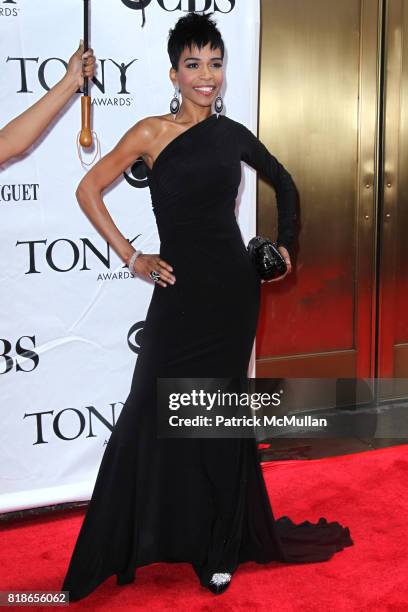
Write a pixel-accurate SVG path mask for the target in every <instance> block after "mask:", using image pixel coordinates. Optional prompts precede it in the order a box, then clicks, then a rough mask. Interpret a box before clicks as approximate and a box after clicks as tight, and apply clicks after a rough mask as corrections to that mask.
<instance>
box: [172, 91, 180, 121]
mask: <svg viewBox="0 0 408 612" xmlns="http://www.w3.org/2000/svg"><path fill="white" fill-rule="evenodd" d="M179 94H180V89H177V87H175V88H174V96H173V97H172V99H171V102H170V112H171V113H172V115H173V119H175V118H176V115H177V113H178V112H179V110H180V99H179Z"/></svg>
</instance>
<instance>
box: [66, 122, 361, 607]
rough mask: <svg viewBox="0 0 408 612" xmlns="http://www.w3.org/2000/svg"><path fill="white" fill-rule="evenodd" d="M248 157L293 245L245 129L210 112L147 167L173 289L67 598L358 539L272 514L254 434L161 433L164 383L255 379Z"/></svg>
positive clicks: (138, 373)
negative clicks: (243, 194)
mask: <svg viewBox="0 0 408 612" xmlns="http://www.w3.org/2000/svg"><path fill="white" fill-rule="evenodd" d="M241 160H243V161H245V162H247V163H248V164H249V165H250V166H252V167H253V168H255V169H256V170H258V171H259V172H260V173H261V175H262V176H263V177H264V178H265V179H267V180H269V181H270V182H271V184H272V185H273V187H274V188H275V190H276V194H277V206H278V236H277V241H278V244H283V245H284V246H286V247H287V248H288V250H289V252H290V249H291V245H292V241H293V238H294V232H295V214H296V213H295V200H296V188H295V185H294V183H293V180H292V177H291V175H290V174H289V172H288V171H287V170H286V169H285V168H284V167H283V165H282V164H280V162H279V161H278V160H277V159H276V158H275V157H274V156H273V155H272V154H271V153H270V152H269V151H268V150H267V148H266V147H265V146H264V145H263V144H262V142H261V141H260V140H259V139H258V138H256V136H254V135H253V134H252V132H251V131H250V130H249V129H248V128H246V127H245V126H244V125H242V124H241V123H239V122H236V121H234V120H232V119H230V118H229V117H226V116H223V115H220V116H219V117H217V116H216V115H215V114H213V115H210V116H209V117H207V118H206V119H204V120H202V121H200V122H199V123H197V124H195V125H194V126H192V127H190V128H189V129H187V130H185V131H184V132H182V133H181V134H179V135H178V136H176V137H175V138H174V139H173V140H172V141H171V142H170V143H169V144H168V145H166V146H165V148H164V149H163V150H162V151H161V153H160V154H159V156H158V158H157V159H156V161H155V163H154V166H153V168H152V169H151V170H150V169H149V168H147V173H148V179H149V187H150V192H151V196H152V204H153V211H154V213H155V216H156V221H157V227H158V231H159V236H160V241H161V246H160V255H161V256H162V257H163V259H164V260H165V261H167V262H168V263H170V265H172V266H173V270H174V274H175V277H176V283H175V284H174V285H168V286H167V287H161V286H159V285H157V284H156V285H155V287H154V290H153V295H152V299H151V302H150V305H149V308H148V312H147V316H146V321H145V325H144V327H143V332H142V340H141V347H140V352H139V355H138V358H137V362H136V366H135V370H134V374H133V378H132V382H131V388H130V392H129V395H128V397H127V400H126V402H125V404H124V406H123V408H122V411H121V413H120V415H119V418H118V420H117V423H116V425H115V427H114V429H113V431H112V433H111V436H110V438H109V441H108V444H107V446H106V448H105V452H104V455H103V458H102V462H101V465H100V467H99V471H98V475H97V478H96V482H95V486H94V490H93V494H92V498H91V500H90V503H89V506H88V509H87V512H86V516H85V518H84V521H83V523H82V527H81V530H80V533H79V536H78V539H77V541H76V545H75V548H74V551H73V554H72V558H71V561H70V564H69V568H68V571H67V574H66V576H65V580H64V582H63V585H62V590H68V591H69V592H70V600H71V601H75V600H77V599H81V598H83V597H85V596H86V595H88V594H89V593H91V591H93V590H94V589H95V588H96V587H97V586H98V585H99V584H100V583H101V582H103V581H104V580H105V579H106V578H108V577H109V576H112V575H116V577H117V578H116V580H117V582H118V583H119V584H124V583H126V582H131V581H132V580H133V578H134V572H135V568H137V567H140V566H142V565H147V564H150V563H154V562H161V561H162V562H189V563H191V564H192V567H193V568H194V570H195V572H196V574H197V576H198V579H199V581H200V583H201V585H203V586H206V585H207V584H208V582H209V580H210V578H211V575H212V573H213V572H217V571H224V572H230V573H233V572H234V570H235V569H236V568H237V566H238V565H239V563H242V562H244V561H249V560H253V561H257V562H259V563H266V562H268V561H272V560H279V561H284V562H298V563H299V562H300V563H303V562H313V561H324V560H326V559H329V558H330V557H331V556H332V555H333V554H334V553H335V552H336V551H339V550H341V549H342V548H343V547H345V546H349V545H351V544H352V543H353V542H352V540H351V538H350V534H349V530H348V528H347V527H342V526H341V525H340V524H339V523H337V522H330V523H329V522H327V521H326V519H324V518H321V519H320V520H319V522H318V523H315V524H313V523H310V522H309V521H304V522H303V523H300V524H294V523H293V522H292V521H291V520H290V519H289V518H288V517H280V518H279V519H277V520H276V519H275V518H274V516H273V513H272V509H271V506H270V502H269V498H268V494H267V491H266V487H265V483H264V480H263V475H262V471H261V467H260V465H259V460H258V455H257V446H256V440H255V438H223V439H220V438H218V439H217V438H158V436H157V431H156V406H155V401H156V377H201V378H204V377H242V376H244V377H245V376H246V375H247V368H248V364H249V360H250V356H251V349H252V345H253V341H254V338H255V332H256V326H257V319H258V311H259V301H260V286H261V284H260V279H259V277H258V274H257V273H256V271H255V269H254V268H253V265H252V263H251V261H250V259H249V255H248V253H247V250H246V247H245V244H244V242H243V239H242V235H241V232H240V229H239V226H238V224H237V221H236V217H235V200H236V196H237V193H238V188H239V185H240V181H241ZM135 588H137V579H136V582H135Z"/></svg>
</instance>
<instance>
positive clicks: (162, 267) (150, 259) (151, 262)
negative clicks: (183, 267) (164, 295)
mask: <svg viewBox="0 0 408 612" xmlns="http://www.w3.org/2000/svg"><path fill="white" fill-rule="evenodd" d="M152 270H156V272H159V274H160V279H159V280H157V281H154V282H155V283H157V284H158V285H161V286H162V287H167V284H166V283H170V284H171V285H174V283H175V282H176V277H175V276H174V274H171V272H172V271H173V268H172V266H171V265H170V264H168V263H167V262H166V261H164V259H162V258H161V257H160V255H158V254H153V255H145V254H144V253H143V254H141V255H139V256H138V257H136V261H135V263H134V265H133V271H134V272H136V273H137V274H140V275H141V276H144V277H145V278H147V279H148V280H153V279H152V277H151V276H150V272H152ZM165 281H166V282H165Z"/></svg>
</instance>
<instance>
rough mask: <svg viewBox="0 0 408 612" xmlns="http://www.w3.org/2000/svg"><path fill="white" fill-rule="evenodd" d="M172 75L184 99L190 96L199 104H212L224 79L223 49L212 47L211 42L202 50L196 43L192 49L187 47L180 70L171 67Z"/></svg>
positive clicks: (192, 100)
mask: <svg viewBox="0 0 408 612" xmlns="http://www.w3.org/2000/svg"><path fill="white" fill-rule="evenodd" d="M170 77H171V80H172V81H173V84H174V85H175V86H177V85H178V87H179V88H180V91H181V95H182V97H183V100H185V99H186V98H188V99H189V100H191V102H193V103H194V104H197V105H198V106H211V104H212V102H213V100H214V99H215V98H216V96H217V95H218V93H219V91H220V89H221V85H222V83H223V79H224V69H223V60H222V57H221V50H220V49H211V47H210V44H209V43H208V45H206V46H205V47H202V49H201V50H199V49H198V47H196V46H195V45H194V46H192V48H191V51H190V49H189V48H188V47H185V49H184V51H183V52H182V54H181V56H180V60H179V65H178V71H177V72H176V71H175V70H174V69H173V68H171V71H170Z"/></svg>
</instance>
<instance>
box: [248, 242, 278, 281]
mask: <svg viewBox="0 0 408 612" xmlns="http://www.w3.org/2000/svg"><path fill="white" fill-rule="evenodd" d="M247 250H248V253H249V256H250V258H251V260H252V263H253V264H254V266H255V268H256V270H257V272H258V274H259V276H260V277H261V278H262V279H264V280H270V279H271V278H277V277H278V276H282V275H283V274H285V272H286V269H287V266H286V262H285V258H284V257H283V255H282V254H281V253H280V251H279V250H278V247H277V246H276V242H272V241H271V240H269V239H268V238H263V237H262V236H255V237H254V238H251V240H250V241H249V242H248V246H247Z"/></svg>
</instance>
